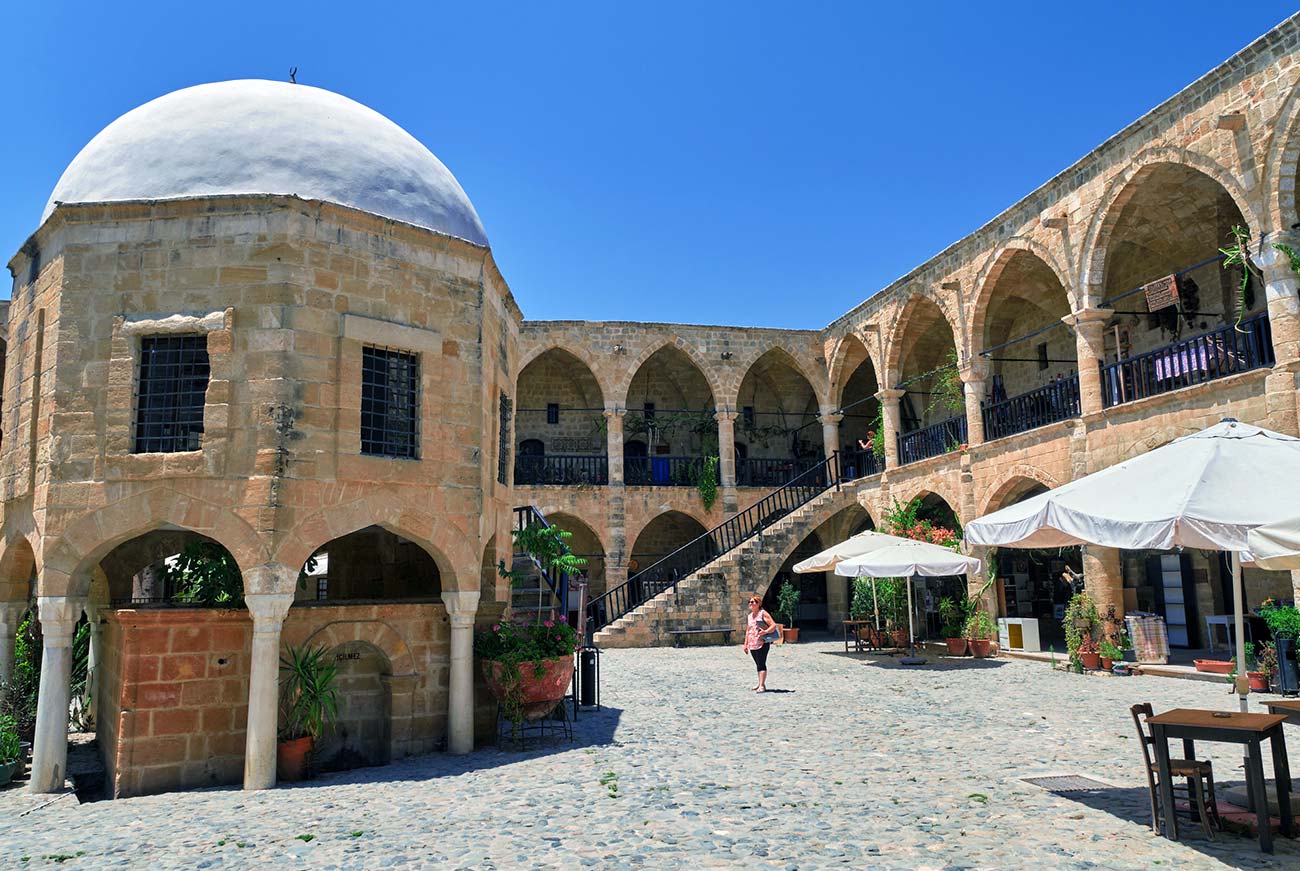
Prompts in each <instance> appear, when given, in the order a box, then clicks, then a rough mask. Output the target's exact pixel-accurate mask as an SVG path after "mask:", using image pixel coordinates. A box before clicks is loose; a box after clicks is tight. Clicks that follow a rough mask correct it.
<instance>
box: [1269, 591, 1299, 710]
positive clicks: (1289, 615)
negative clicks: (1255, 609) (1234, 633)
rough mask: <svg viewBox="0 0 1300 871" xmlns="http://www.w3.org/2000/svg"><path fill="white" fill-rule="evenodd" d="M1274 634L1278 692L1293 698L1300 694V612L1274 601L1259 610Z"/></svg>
mask: <svg viewBox="0 0 1300 871" xmlns="http://www.w3.org/2000/svg"><path fill="white" fill-rule="evenodd" d="M1259 616H1261V617H1263V618H1264V622H1265V623H1267V624H1268V629H1269V631H1270V632H1272V633H1273V648H1274V651H1275V653H1276V655H1277V690H1278V692H1280V693H1282V695H1286V696H1293V695H1295V694H1296V693H1297V692H1300V674H1297V670H1296V639H1298V638H1300V610H1297V609H1296V607H1295V606H1294V605H1280V604H1278V603H1277V602H1274V601H1273V600H1272V599H1267V600H1265V601H1264V604H1262V605H1261V606H1260V608H1259Z"/></svg>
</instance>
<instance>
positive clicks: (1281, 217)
mask: <svg viewBox="0 0 1300 871" xmlns="http://www.w3.org/2000/svg"><path fill="white" fill-rule="evenodd" d="M1297 169H1300V82H1297V83H1296V84H1294V85H1292V87H1291V91H1290V93H1288V94H1287V97H1286V101H1285V102H1284V103H1283V104H1282V109H1281V111H1279V112H1278V113H1277V116H1276V117H1275V118H1274V119H1273V130H1272V133H1271V135H1270V137H1269V144H1268V152H1267V154H1266V155H1265V158H1264V183H1265V191H1264V196H1265V197H1266V208H1265V210H1264V215H1263V217H1265V218H1266V219H1267V220H1268V225H1267V226H1266V227H1261V228H1260V229H1261V231H1262V232H1269V231H1278V230H1286V229H1288V228H1290V227H1291V226H1292V225H1294V224H1296V223H1297V222H1300V212H1298V211H1297V209H1296V190H1295V186H1296V180H1297Z"/></svg>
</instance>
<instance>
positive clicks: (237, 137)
mask: <svg viewBox="0 0 1300 871" xmlns="http://www.w3.org/2000/svg"><path fill="white" fill-rule="evenodd" d="M221 194H294V195H297V196H299V197H303V198H304V199H316V200H328V201H330V202H333V203H339V204H341V205H344V206H351V207H353V208H356V209H361V210H363V211H366V212H371V213H373V214H376V215H380V216H381V217H385V218H392V219H393V220H396V221H404V222H406V223H409V224H415V225H417V226H420V227H426V228H428V229H430V230H436V231H438V232H440V233H446V234H448V235H451V236H456V237H459V238H461V239H465V240H468V241H470V242H473V243H474V244H476V245H483V246H485V247H486V246H487V244H488V241H487V234H486V233H484V232H483V225H482V224H481V223H480V222H479V219H478V214H476V213H475V211H474V206H473V204H471V203H470V201H469V197H467V196H465V191H464V190H463V189H462V188H461V186H460V183H459V182H457V181H456V178H455V176H453V175H452V174H451V173H450V172H449V171H448V170H447V167H445V166H443V165H442V162H441V161H440V160H438V158H436V157H434V156H433V154H432V153H430V151H429V149H427V148H425V147H424V146H423V145H421V144H420V142H419V141H418V140H417V139H416V138H415V137H414V136H412V135H411V134H409V133H407V132H406V131H405V130H403V129H402V128H401V127H398V126H397V125H396V124H394V123H393V122H392V121H390V120H388V119H387V118H385V117H384V116H383V115H380V114H379V113H378V112H376V111H374V110H373V109H368V108H366V107H365V106H363V105H361V104H360V103H357V102H355V101H353V100H349V99H348V98H347V97H343V96H340V95H338V94H335V93H333V92H331V91H324V90H321V89H320V88H312V87H308V86H307V85H294V84H289V83H287V82H268V81H262V80H259V79H246V80H242V81H234V82H215V83H213V84H208V85H197V86H195V87H192V88H185V89H183V90H180V91H173V92H172V93H170V94H167V95H166V96H163V97H159V98H158V99H156V100H153V101H151V102H148V103H145V104H144V105H143V106H140V107H139V108H136V109H132V110H131V111H130V112H127V113H126V114H125V115H123V116H122V117H121V118H118V119H117V120H116V121H114V122H113V123H112V124H109V125H108V126H107V127H105V128H104V129H103V130H102V131H100V133H99V135H98V136H96V137H95V138H94V139H92V140H90V144H88V145H87V146H86V147H85V148H83V149H82V150H81V153H80V154H78V155H77V156H76V158H74V159H73V161H72V163H71V164H69V165H68V168H67V169H66V170H64V172H63V176H62V178H60V179H59V183H58V184H57V185H55V187H54V193H53V194H51V195H50V201H49V203H48V204H47V205H46V206H45V213H44V214H43V215H42V216H41V221H42V222H44V221H45V219H46V218H48V217H49V216H50V213H51V212H53V211H54V207H55V204H56V203H91V202H111V201H115V200H162V199H176V198H181V197H204V196H215V195H221Z"/></svg>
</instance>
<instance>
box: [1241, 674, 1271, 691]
mask: <svg viewBox="0 0 1300 871" xmlns="http://www.w3.org/2000/svg"><path fill="white" fill-rule="evenodd" d="M1246 677H1247V678H1249V679H1250V691H1251V692H1252V693H1266V692H1268V679H1267V678H1265V677H1264V672H1262V671H1248V672H1246Z"/></svg>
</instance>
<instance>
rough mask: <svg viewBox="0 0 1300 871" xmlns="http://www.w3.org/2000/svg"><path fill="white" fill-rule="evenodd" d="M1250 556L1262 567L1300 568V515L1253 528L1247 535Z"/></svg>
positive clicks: (1277, 568)
mask: <svg viewBox="0 0 1300 871" xmlns="http://www.w3.org/2000/svg"><path fill="white" fill-rule="evenodd" d="M1246 542H1247V543H1248V544H1249V545H1250V548H1249V550H1250V556H1251V559H1252V561H1253V562H1254V563H1255V565H1257V566H1259V567H1260V568H1261V569H1270V570H1275V571H1286V570H1288V569H1290V570H1292V571H1295V570H1300V517H1290V518H1288V519H1286V520H1280V521H1278V522H1277V523H1270V524H1268V525H1267V526H1260V527H1256V528H1255V529H1252V530H1251V531H1250V532H1249V533H1248V534H1247V535H1246Z"/></svg>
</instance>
